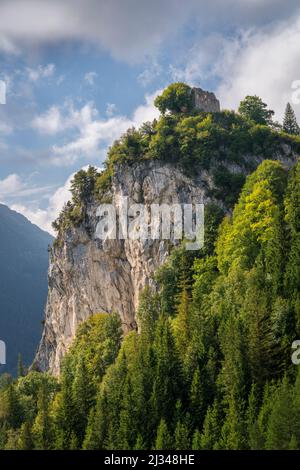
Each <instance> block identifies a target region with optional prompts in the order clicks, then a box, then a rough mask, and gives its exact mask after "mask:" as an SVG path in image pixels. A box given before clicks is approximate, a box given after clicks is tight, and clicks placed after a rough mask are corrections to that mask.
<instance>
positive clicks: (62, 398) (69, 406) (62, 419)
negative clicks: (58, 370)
mask: <svg viewBox="0 0 300 470" xmlns="http://www.w3.org/2000/svg"><path fill="white" fill-rule="evenodd" d="M72 384H73V374H72V367H71V363H70V359H69V357H66V358H65V360H64V364H63V367H62V374H61V391H60V394H59V398H58V402H59V403H58V407H57V410H56V432H57V443H56V447H57V448H59V449H63V450H64V449H69V448H70V443H71V435H72V432H73V431H74V429H75V427H76V423H75V421H76V414H75V406H74V402H73V387H72Z"/></svg>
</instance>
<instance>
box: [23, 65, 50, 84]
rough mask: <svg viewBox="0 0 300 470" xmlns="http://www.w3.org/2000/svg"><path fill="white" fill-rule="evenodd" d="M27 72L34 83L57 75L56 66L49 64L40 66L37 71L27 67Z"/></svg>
mask: <svg viewBox="0 0 300 470" xmlns="http://www.w3.org/2000/svg"><path fill="white" fill-rule="evenodd" d="M26 71H27V75H28V78H29V80H30V81H32V82H37V81H38V80H40V79H41V78H49V77H52V76H53V75H54V73H55V65H54V64H47V65H44V66H43V65H39V66H38V67H37V68H35V69H33V68H30V67H27V69H26Z"/></svg>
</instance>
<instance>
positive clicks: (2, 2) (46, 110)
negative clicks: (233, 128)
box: [0, 0, 300, 233]
mask: <svg viewBox="0 0 300 470" xmlns="http://www.w3.org/2000/svg"><path fill="white" fill-rule="evenodd" d="M0 80H1V83H5V86H6V100H5V101H6V102H5V104H0V203H3V204H6V205H8V206H9V207H11V208H12V209H14V210H16V211H18V212H21V213H22V214H24V215H25V216H26V217H27V218H28V219H29V220H30V221H32V222H33V223H35V224H37V225H38V226H39V227H41V228H42V229H44V230H47V231H49V232H51V233H53V230H52V228H51V222H52V221H53V220H54V219H55V218H56V217H57V215H58V213H59V211H60V210H61V208H62V207H63V204H64V203H65V202H66V201H67V200H68V199H69V198H70V193H69V185H70V181H71V179H72V176H73V175H74V173H75V172H76V171H78V170H79V169H80V168H86V167H87V166H88V165H89V164H92V165H94V166H96V167H98V168H102V164H103V161H104V160H105V158H106V153H107V149H108V147H109V146H110V145H111V144H112V143H113V141H114V140H115V139H117V138H118V137H119V136H120V135H121V134H122V133H123V132H125V131H126V129H127V128H128V127H132V126H139V125H140V124H141V123H142V122H144V121H149V120H152V119H154V118H155V117H156V116H157V110H156V109H155V107H154V106H153V100H154V98H155V96H156V95H157V94H159V93H160V92H161V90H162V89H163V88H165V87H166V86H168V84H170V83H172V82H174V81H184V82H186V83H188V84H189V85H191V86H198V87H201V88H203V89H206V90H209V91H213V92H214V93H215V94H216V96H217V97H218V98H219V100H220V102H221V108H223V109H237V107H238V104H239V102H240V101H241V100H242V99H243V98H244V97H245V96H246V95H249V94H256V95H259V96H260V97H261V98H262V99H263V100H264V101H265V102H266V103H267V104H268V105H269V107H270V108H271V109H273V110H275V113H276V114H275V118H276V120H278V121H281V120H282V116H283V113H284V109H285V106H286V103H287V102H288V101H289V102H291V103H292V105H293V107H294V110H295V112H296V115H297V117H298V119H299V121H300V99H297V97H295V96H296V95H295V90H296V91H297V88H298V89H300V4H299V0H286V1H284V2H283V1H282V0H247V1H245V0H210V2H207V0H184V1H183V0H151V2H150V1H149V0H109V1H107V0H0ZM298 91H299V90H298ZM297 96H298V97H300V93H298V95H297Z"/></svg>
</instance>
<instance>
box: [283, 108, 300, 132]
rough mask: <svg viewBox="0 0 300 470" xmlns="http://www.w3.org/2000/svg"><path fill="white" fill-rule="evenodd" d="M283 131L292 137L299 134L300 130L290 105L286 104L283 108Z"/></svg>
mask: <svg viewBox="0 0 300 470" xmlns="http://www.w3.org/2000/svg"><path fill="white" fill-rule="evenodd" d="M283 130H284V131H285V132H287V133H288V134H292V135H299V134H300V128H299V125H298V122H297V119H296V115H295V112H294V110H293V108H292V106H291V105H290V103H288V104H287V105H286V108H285V113H284V119H283Z"/></svg>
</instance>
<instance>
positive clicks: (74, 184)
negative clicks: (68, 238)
mask: <svg viewBox="0 0 300 470" xmlns="http://www.w3.org/2000/svg"><path fill="white" fill-rule="evenodd" d="M98 176H99V173H98V172H97V170H96V168H94V167H92V166H89V167H88V169H87V170H79V171H78V172H77V173H76V174H75V175H74V177H73V179H72V181H71V188H70V190H71V194H72V200H71V201H68V202H67V203H66V204H65V205H64V207H63V209H62V211H61V213H60V214H59V216H58V218H57V219H56V220H55V221H54V222H53V224H52V225H53V228H54V230H55V231H56V232H58V234H59V235H61V234H62V233H63V232H64V231H66V230H67V229H68V228H70V227H72V226H74V225H75V226H76V225H79V224H80V223H82V222H83V220H84V217H85V208H86V204H87V203H88V202H89V201H90V199H91V196H92V195H93V194H94V192H95V190H96V181H97V178H98Z"/></svg>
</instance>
